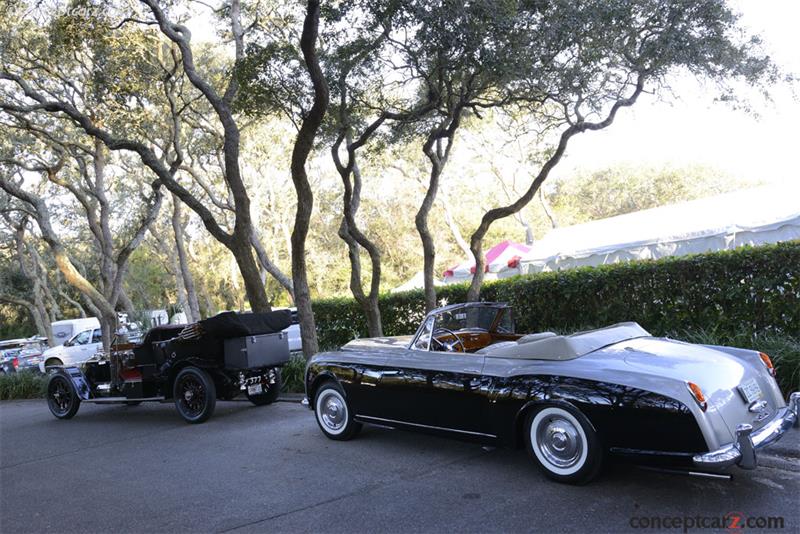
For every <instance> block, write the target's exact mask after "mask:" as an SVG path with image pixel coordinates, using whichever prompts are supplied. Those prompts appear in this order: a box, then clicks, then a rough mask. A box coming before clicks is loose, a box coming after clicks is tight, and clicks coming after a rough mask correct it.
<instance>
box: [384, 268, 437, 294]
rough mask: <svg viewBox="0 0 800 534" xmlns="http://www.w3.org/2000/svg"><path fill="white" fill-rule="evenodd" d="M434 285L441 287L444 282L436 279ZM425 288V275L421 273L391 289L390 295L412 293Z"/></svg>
mask: <svg viewBox="0 0 800 534" xmlns="http://www.w3.org/2000/svg"><path fill="white" fill-rule="evenodd" d="M433 285H435V286H440V285H442V282H441V281H440V280H438V279H436V278H434V279H433ZM423 287H425V273H423V272H422V271H420V272H418V273H417V274H415V275H414V276H412V277H411V278H410V279H409V280H407V281H406V282H404V283H403V284H401V285H399V286H397V287H395V288H393V289H391V290H390V293H400V292H401V291H412V290H414V289H420V288H423Z"/></svg>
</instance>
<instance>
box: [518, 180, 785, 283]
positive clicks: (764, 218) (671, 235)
mask: <svg viewBox="0 0 800 534" xmlns="http://www.w3.org/2000/svg"><path fill="white" fill-rule="evenodd" d="M795 239H800V184H791V185H781V186H766V187H759V188H756V189H750V190H744V191H737V192H734V193H726V194H724V195H717V196H714V197H709V198H703V199H699V200H693V201H689V202H682V203H680V204H672V205H669V206H662V207H659V208H653V209H649V210H643V211H638V212H635V213H629V214H626V215H620V216H617V217H610V218H608V219H601V220H598V221H591V222H588V223H584V224H578V225H575V226H568V227H564V228H556V229H554V230H552V231H551V232H550V233H548V234H547V235H546V236H545V237H544V238H543V239H542V240H540V241H538V242H536V243H535V244H534V245H533V247H532V249H531V251H530V253H529V254H528V255H526V256H525V257H523V258H522V259H521V260H520V263H521V265H522V271H523V272H524V273H533V272H539V271H554V270H559V269H569V268H572V267H580V266H586V265H603V264H607V263H616V262H620V261H628V260H643V259H656V258H663V257H665V256H681V255H684V254H694V253H699V252H710V251H715V250H725V249H732V248H736V247H739V246H742V245H760V244H765V243H777V242H780V241H791V240H795Z"/></svg>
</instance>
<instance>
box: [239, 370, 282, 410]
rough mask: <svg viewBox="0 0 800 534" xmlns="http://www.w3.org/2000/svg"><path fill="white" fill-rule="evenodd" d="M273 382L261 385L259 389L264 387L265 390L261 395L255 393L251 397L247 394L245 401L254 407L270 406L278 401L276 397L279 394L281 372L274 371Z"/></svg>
mask: <svg viewBox="0 0 800 534" xmlns="http://www.w3.org/2000/svg"><path fill="white" fill-rule="evenodd" d="M274 373H275V382H274V383H272V384H266V385H265V384H262V385H261V387H262V388H264V387H266V388H267V389H266V390H264V391H263V392H262V393H256V394H254V395H251V394H250V393H247V400H249V401H250V402H252V403H253V404H255V405H256V406H265V405H267V404H272V403H273V402H275V401H276V400H278V395H279V394H280V392H281V370H280V369H275V370H274Z"/></svg>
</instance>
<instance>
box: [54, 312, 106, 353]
mask: <svg viewBox="0 0 800 534" xmlns="http://www.w3.org/2000/svg"><path fill="white" fill-rule="evenodd" d="M50 328H51V329H52V330H53V338H54V339H55V341H54V344H53V346H54V347H56V346H58V345H63V344H64V342H66V341H68V340H69V339H71V338H72V337H73V336H75V334H77V333H79V332H83V331H84V330H90V329H93V328H100V321H99V320H98V319H97V317H81V318H79V319H64V320H63V321H55V322H53V323H50Z"/></svg>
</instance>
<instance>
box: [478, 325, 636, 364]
mask: <svg viewBox="0 0 800 534" xmlns="http://www.w3.org/2000/svg"><path fill="white" fill-rule="evenodd" d="M646 336H650V333H649V332H648V331H647V330H645V329H644V328H642V327H641V326H639V325H638V324H637V323H632V322H630V323H618V324H615V325H612V326H607V327H605V328H600V329H598V330H589V331H587V332H578V333H576V334H572V335H570V336H557V335H555V334H552V333H549V332H545V333H543V334H529V335H527V336H525V337H522V338H520V339H519V340H518V341H517V342H516V343H513V342H512V343H499V344H497V345H492V346H489V347H486V348H485V349H483V350H481V351H480V352H481V353H482V354H484V355H486V357H488V358H518V359H525V360H574V359H575V358H580V357H581V356H585V355H586V354H589V353H590V352H594V351H596V350H597V349H601V348H603V347H607V346H609V345H614V344H615V343H620V342H622V341H626V340H628V339H633V338H637V337H646ZM495 347H496V348H495Z"/></svg>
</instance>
